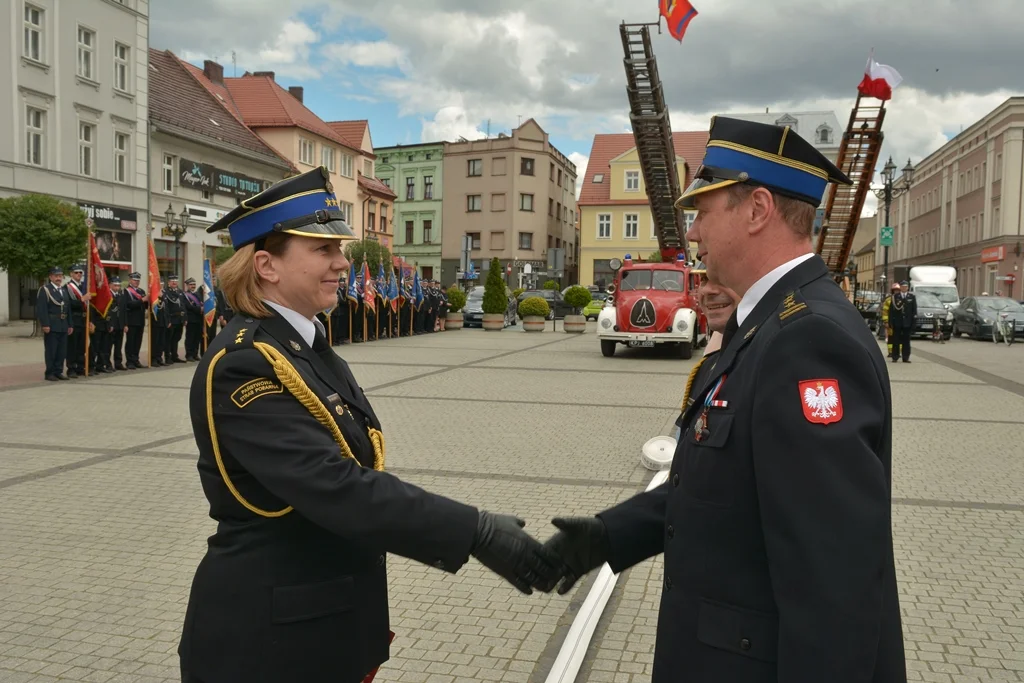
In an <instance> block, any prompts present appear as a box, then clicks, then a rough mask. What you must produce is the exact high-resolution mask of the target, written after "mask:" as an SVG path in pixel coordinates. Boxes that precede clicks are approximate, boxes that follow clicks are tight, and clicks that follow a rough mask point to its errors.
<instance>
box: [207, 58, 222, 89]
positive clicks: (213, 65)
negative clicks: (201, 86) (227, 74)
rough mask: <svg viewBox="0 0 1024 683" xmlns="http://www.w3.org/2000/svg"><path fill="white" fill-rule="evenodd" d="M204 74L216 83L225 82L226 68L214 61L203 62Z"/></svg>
mask: <svg viewBox="0 0 1024 683" xmlns="http://www.w3.org/2000/svg"><path fill="white" fill-rule="evenodd" d="M203 74H205V76H206V77H207V78H208V79H210V80H211V81H213V82H214V83H223V82H224V67H223V66H221V65H220V64H218V63H217V62H215V61H213V60H210V59H205V60H203Z"/></svg>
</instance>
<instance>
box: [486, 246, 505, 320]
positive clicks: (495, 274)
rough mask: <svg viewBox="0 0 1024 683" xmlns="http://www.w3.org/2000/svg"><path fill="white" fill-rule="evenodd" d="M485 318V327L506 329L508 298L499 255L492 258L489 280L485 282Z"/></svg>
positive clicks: (488, 273)
mask: <svg viewBox="0 0 1024 683" xmlns="http://www.w3.org/2000/svg"><path fill="white" fill-rule="evenodd" d="M482 308H483V309H484V320H483V327H484V329H485V330H490V331H491V332H501V331H502V330H503V329H505V311H507V310H508V299H507V298H506V295H505V280H504V278H502V276H501V261H499V260H498V257H494V258H492V259H491V266H490V270H488V271H487V281H486V282H484V301H483V307H482Z"/></svg>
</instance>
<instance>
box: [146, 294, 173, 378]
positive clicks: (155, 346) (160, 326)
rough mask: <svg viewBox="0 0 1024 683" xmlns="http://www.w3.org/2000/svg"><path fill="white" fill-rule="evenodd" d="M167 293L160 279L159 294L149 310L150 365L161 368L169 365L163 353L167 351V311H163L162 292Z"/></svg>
mask: <svg viewBox="0 0 1024 683" xmlns="http://www.w3.org/2000/svg"><path fill="white" fill-rule="evenodd" d="M166 291H167V287H165V286H164V279H163V278H160V294H159V295H158V296H157V298H156V303H155V304H153V306H152V307H151V308H150V311H149V334H150V340H149V345H150V350H151V352H152V356H153V358H152V365H156V366H161V365H167V364H169V361H168V362H167V363H165V362H164V352H165V351H166V350H167V343H166V341H165V340H166V339H167V334H168V330H167V311H165V310H164V292H166Z"/></svg>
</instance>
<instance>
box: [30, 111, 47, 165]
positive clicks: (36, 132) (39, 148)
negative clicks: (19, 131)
mask: <svg viewBox="0 0 1024 683" xmlns="http://www.w3.org/2000/svg"><path fill="white" fill-rule="evenodd" d="M45 139H46V112H45V111H43V110H42V109H36V108H35V107H28V108H27V109H26V110H25V162H26V163H29V164H32V165H33V166H42V165H43V159H44V158H45V155H46V146H45V144H44V143H45Z"/></svg>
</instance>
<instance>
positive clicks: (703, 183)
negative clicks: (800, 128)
mask: <svg viewBox="0 0 1024 683" xmlns="http://www.w3.org/2000/svg"><path fill="white" fill-rule="evenodd" d="M737 183H743V184H746V185H754V186H760V187H765V188H768V189H769V190H771V191H772V192H777V193H778V194H780V195H782V196H784V197H790V198H792V199H798V200H800V201H803V202H807V203H809V204H813V205H814V206H818V205H819V204H820V203H821V198H822V196H823V195H824V193H825V188H826V187H827V186H828V184H829V183H841V184H843V185H852V184H853V183H852V182H851V181H850V179H849V178H847V177H846V175H845V174H844V173H843V172H842V171H840V170H839V169H838V168H836V166H835V164H833V163H832V162H831V161H829V160H828V158H826V157H825V155H824V154H822V153H821V152H819V151H818V150H817V149H815V148H814V146H813V145H811V144H810V143H809V142H807V141H806V140H804V139H803V138H802V137H800V136H799V135H797V134H796V132H794V131H793V130H792V129H791V128H790V127H789V126H775V125H772V124H769V123H755V122H753V121H743V120H742V119H731V118H727V117H725V116H715V117H713V118H712V119H711V134H710V137H709V139H708V144H707V148H706V149H705V151H704V161H703V163H702V164H701V166H700V168H698V169H697V172H696V173H694V176H693V182H692V183H690V186H689V187H688V188H686V191H685V192H683V196H681V197H680V198H679V199H678V200H676V206H677V207H680V208H684V209H692V208H694V206H693V198H694V197H696V196H697V195H699V194H703V193H705V192H711V191H712V190H719V189H721V188H724V187H728V186H730V185H736V184H737Z"/></svg>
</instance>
